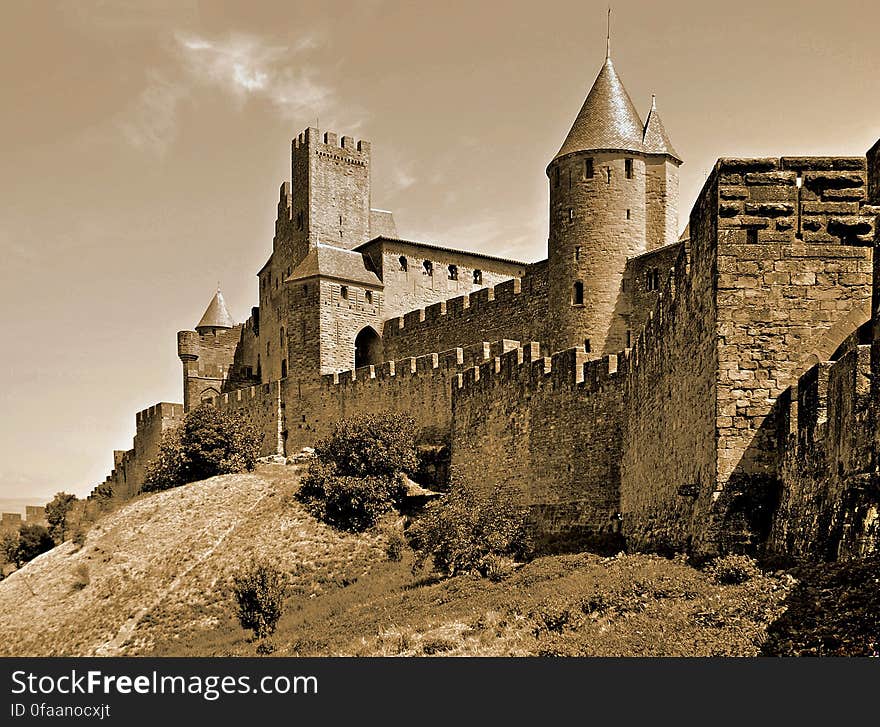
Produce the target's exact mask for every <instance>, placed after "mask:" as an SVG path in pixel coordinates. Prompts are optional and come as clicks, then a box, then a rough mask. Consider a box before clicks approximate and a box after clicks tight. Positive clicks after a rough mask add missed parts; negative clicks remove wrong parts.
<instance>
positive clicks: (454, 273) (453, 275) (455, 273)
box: [447, 265, 458, 280]
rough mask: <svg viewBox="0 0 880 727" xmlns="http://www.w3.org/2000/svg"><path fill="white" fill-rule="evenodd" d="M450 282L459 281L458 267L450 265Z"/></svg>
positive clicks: (448, 272)
mask: <svg viewBox="0 0 880 727" xmlns="http://www.w3.org/2000/svg"><path fill="white" fill-rule="evenodd" d="M447 275H449V279H450V280H458V265H450V266H449V268H448V269H447Z"/></svg>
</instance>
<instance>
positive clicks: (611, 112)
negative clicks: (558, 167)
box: [553, 57, 645, 161]
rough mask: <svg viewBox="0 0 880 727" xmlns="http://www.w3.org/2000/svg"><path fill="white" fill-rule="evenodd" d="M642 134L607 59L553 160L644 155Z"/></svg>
mask: <svg viewBox="0 0 880 727" xmlns="http://www.w3.org/2000/svg"><path fill="white" fill-rule="evenodd" d="M643 133H644V127H643V126H642V119H641V118H640V117H639V113H638V111H636V107H635V105H633V102H632V99H631V98H630V97H629V94H628V93H627V92H626V89H625V88H624V87H623V84H622V83H621V82H620V78H619V77H618V75H617V72H616V71H615V70H614V64H613V63H612V62H611V58H610V57H608V58H606V59H605V63H604V65H603V66H602V70H600V71H599V75H598V76H596V80H595V81H594V82H593V87H592V88H591V89H590V93H589V94H587V99H586V100H585V101H584V105H583V106H582V107H581V110H580V113H579V114H578V115H577V118H576V119H575V120H574V124H573V125H572V127H571V131H569V132H568V136H567V137H565V142H563V144H562V147H561V148H560V149H559V151H558V152H557V154H556V156H555V157H553V160H554V161H555V160H556V159H559V157H563V156H565V155H566V154H571V153H572V152H576V151H601V150H605V149H608V150H612V149H613V150H620V151H633V152H644V151H645V147H644V144H643V143H642V138H643Z"/></svg>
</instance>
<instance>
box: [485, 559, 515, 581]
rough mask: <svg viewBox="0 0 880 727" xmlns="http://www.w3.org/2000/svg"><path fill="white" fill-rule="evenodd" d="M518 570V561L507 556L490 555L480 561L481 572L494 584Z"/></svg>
mask: <svg viewBox="0 0 880 727" xmlns="http://www.w3.org/2000/svg"><path fill="white" fill-rule="evenodd" d="M515 570H516V561H515V560H514V559H513V558H510V557H508V556H506V555H496V554H495V553H489V554H488V555H486V556H484V557H483V558H482V560H481V561H480V566H479V571H480V573H481V574H482V575H483V576H485V577H486V578H488V579H489V580H490V581H492V582H493V583H499V582H500V581H503V580H504V579H505V578H507V577H508V576H510V575H512V574H513V572H514V571H515Z"/></svg>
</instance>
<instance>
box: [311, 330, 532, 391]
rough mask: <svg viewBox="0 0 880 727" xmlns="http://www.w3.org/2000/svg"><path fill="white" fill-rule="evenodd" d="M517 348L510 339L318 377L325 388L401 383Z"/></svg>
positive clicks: (459, 367)
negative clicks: (396, 381)
mask: <svg viewBox="0 0 880 727" xmlns="http://www.w3.org/2000/svg"><path fill="white" fill-rule="evenodd" d="M518 347H519V341H512V340H509V339H504V340H501V341H495V342H493V343H489V342H486V341H484V342H481V343H476V344H472V345H470V346H463V347H460V348H453V349H450V350H448V351H442V352H439V353H429V354H426V355H424V356H411V357H408V358H403V359H400V360H398V361H385V362H384V363H381V364H378V365H373V366H363V367H361V368H358V369H354V370H348V371H340V372H337V373H333V374H325V375H323V376H322V377H321V386H322V388H324V389H329V388H332V387H354V386H358V385H362V384H364V383H367V382H372V381H379V382H381V381H387V380H391V379H398V380H400V379H405V378H408V377H417V376H428V377H431V376H434V375H436V374H438V373H440V374H443V373H447V372H449V371H460V370H461V369H463V368H465V367H473V366H477V365H479V364H481V363H483V362H486V361H491V360H493V359H495V358H497V357H498V356H501V355H503V354H505V353H506V352H508V351H514V350H516V349H517V348H518Z"/></svg>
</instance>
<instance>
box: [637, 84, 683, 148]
mask: <svg viewBox="0 0 880 727" xmlns="http://www.w3.org/2000/svg"><path fill="white" fill-rule="evenodd" d="M643 140H644V144H645V151H647V152H648V153H649V154H666V155H668V156H671V157H672V158H673V159H675V160H676V161H677V162H679V163H681V157H680V156H679V155H678V152H677V151H675V148H674V147H673V146H672V142H671V141H669V135H668V134H667V133H666V128H665V127H664V126H663V122H662V121H661V120H660V114H658V113H657V97H656V96H653V95H652V96H651V110H650V111H649V112H648V120H647V121H646V122H645V133H644V136H643Z"/></svg>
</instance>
